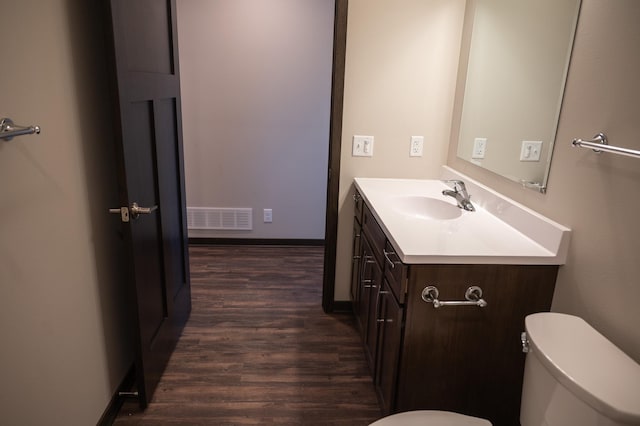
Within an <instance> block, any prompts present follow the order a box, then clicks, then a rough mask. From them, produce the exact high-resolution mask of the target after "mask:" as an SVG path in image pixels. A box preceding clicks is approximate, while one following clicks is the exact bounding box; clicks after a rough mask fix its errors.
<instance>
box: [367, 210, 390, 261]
mask: <svg viewBox="0 0 640 426" xmlns="http://www.w3.org/2000/svg"><path fill="white" fill-rule="evenodd" d="M362 230H363V231H364V233H365V235H366V236H367V239H368V240H369V243H370V244H371V248H372V249H373V254H374V255H375V257H376V259H377V260H378V262H379V264H380V265H383V264H384V262H385V260H384V257H383V256H382V249H384V244H385V242H386V241H387V238H386V237H385V235H384V232H382V228H380V225H378V222H377V221H376V219H375V218H374V217H373V214H372V213H371V210H369V207H368V206H367V205H366V204H364V208H363V212H362Z"/></svg>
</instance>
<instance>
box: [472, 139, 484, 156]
mask: <svg viewBox="0 0 640 426" xmlns="http://www.w3.org/2000/svg"><path fill="white" fill-rule="evenodd" d="M486 150H487V138H475V139H474V140H473V152H472V153H471V158H474V159H482V158H484V154H485V151H486Z"/></svg>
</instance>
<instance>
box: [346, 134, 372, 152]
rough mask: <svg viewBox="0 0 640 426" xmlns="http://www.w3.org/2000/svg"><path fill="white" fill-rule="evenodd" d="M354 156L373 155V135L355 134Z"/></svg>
mask: <svg viewBox="0 0 640 426" xmlns="http://www.w3.org/2000/svg"><path fill="white" fill-rule="evenodd" d="M351 155H352V156H353V157H373V136H361V135H353V151H352V152H351Z"/></svg>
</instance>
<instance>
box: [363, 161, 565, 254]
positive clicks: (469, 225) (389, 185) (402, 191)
mask: <svg viewBox="0 0 640 426" xmlns="http://www.w3.org/2000/svg"><path fill="white" fill-rule="evenodd" d="M447 171H448V172H453V173H457V172H454V171H452V170H451V169H448V170H447ZM447 177H448V178H451V177H455V178H459V179H461V180H463V181H464V182H465V184H466V186H467V190H468V192H469V194H471V201H472V203H473V204H474V207H475V208H476V211H475V212H468V211H463V210H460V213H461V214H460V215H459V216H458V217H455V218H452V219H444V220H440V219H430V218H426V217H418V216H416V215H408V214H406V213H403V212H402V211H401V210H402V209H401V208H399V205H401V199H400V197H405V196H427V197H431V198H435V199H439V200H442V201H443V202H447V203H450V204H452V205H453V206H455V205H456V202H455V200H454V199H453V198H452V197H447V196H444V195H442V190H443V189H451V188H450V187H449V186H447V185H445V184H444V183H443V182H442V181H440V180H419V179H379V178H355V186H356V187H357V188H358V190H359V191H360V194H361V195H362V196H363V198H364V199H365V201H366V202H367V204H368V205H369V207H370V208H371V211H372V213H373V215H374V216H375V218H376V220H377V221H378V223H379V225H380V227H381V228H382V229H383V231H384V233H385V234H386V236H387V238H388V239H389V241H390V242H391V243H392V244H393V246H394V248H395V250H396V253H397V254H398V256H399V257H400V259H401V260H402V261H403V262H404V263H413V264H416V263H417V264H429V263H432V264H433V263H440V264H442V263H446V264H531V265H561V264H564V262H565V260H566V253H567V248H568V243H569V234H570V232H571V231H570V230H569V229H568V228H566V227H564V226H562V225H559V224H557V223H555V222H553V221H551V220H549V219H547V218H545V217H543V216H541V215H539V214H538V213H536V212H533V211H532V210H529V209H527V208H526V207H524V206H522V205H519V204H518V203H516V202H514V201H512V200H509V199H508V198H506V197H503V196H501V195H500V194H497V193H495V192H493V191H491V190H490V189H488V188H486V187H483V186H482V185H480V184H478V183H477V182H473V181H472V180H471V179H469V178H468V177H466V176H463V175H457V176H447ZM496 197H497V198H496ZM483 205H486V208H485V207H483ZM444 207H447V206H444ZM456 208H457V207H456ZM496 208H497V210H496ZM491 210H495V213H497V215H496V214H494V212H491Z"/></svg>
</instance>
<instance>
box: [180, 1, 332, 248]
mask: <svg viewBox="0 0 640 426" xmlns="http://www.w3.org/2000/svg"><path fill="white" fill-rule="evenodd" d="M333 14H334V2H333V1H332V0H269V1H268V2H267V1H256V0H178V32H179V45H180V68H181V69H180V72H181V86H182V111H183V127H184V132H183V135H184V151H185V169H186V189H187V205H188V206H190V207H251V208H253V213H254V216H253V224H254V227H253V231H193V230H190V231H189V236H191V237H198V236H200V237H240V238H310V239H322V238H324V221H325V208H326V207H325V206H326V185H327V183H326V180H327V179H326V177H327V161H328V147H329V112H330V94H331V60H332V49H333ZM265 208H270V209H273V223H269V224H265V223H263V220H262V219H263V215H262V212H263V209H265Z"/></svg>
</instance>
